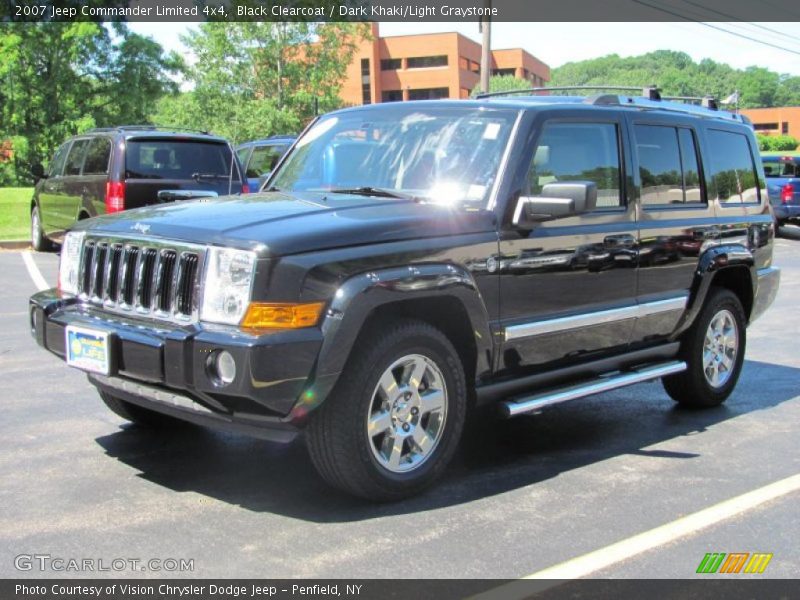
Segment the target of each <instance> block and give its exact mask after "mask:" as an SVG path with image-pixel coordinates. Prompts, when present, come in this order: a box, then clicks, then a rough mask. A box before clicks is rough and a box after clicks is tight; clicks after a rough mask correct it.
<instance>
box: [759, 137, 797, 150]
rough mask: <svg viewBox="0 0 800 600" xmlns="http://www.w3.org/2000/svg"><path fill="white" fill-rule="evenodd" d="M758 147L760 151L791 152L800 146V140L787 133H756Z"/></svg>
mask: <svg viewBox="0 0 800 600" xmlns="http://www.w3.org/2000/svg"><path fill="white" fill-rule="evenodd" d="M756 137H757V138H758V149H759V150H761V151H762V152H791V151H793V150H797V147H798V146H800V140H797V139H795V138H793V137H791V136H788V135H757V136H756Z"/></svg>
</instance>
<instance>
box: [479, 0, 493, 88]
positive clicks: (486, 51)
mask: <svg viewBox="0 0 800 600" xmlns="http://www.w3.org/2000/svg"><path fill="white" fill-rule="evenodd" d="M484 6H485V7H486V9H487V10H486V12H487V14H486V16H484V17H481V20H480V21H479V24H480V31H481V34H482V41H481V91H482V92H484V93H486V92H488V91H489V77H491V75H492V18H491V17H490V16H489V14H491V11H490V10H489V9H491V7H492V0H485V1H484Z"/></svg>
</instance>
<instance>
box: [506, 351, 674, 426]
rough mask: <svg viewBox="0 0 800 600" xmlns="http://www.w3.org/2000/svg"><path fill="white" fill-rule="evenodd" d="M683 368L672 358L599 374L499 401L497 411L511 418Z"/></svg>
mask: <svg viewBox="0 0 800 600" xmlns="http://www.w3.org/2000/svg"><path fill="white" fill-rule="evenodd" d="M685 370H686V363H685V362H683V361H680V360H673V361H669V362H665V363H658V364H654V365H647V366H645V367H640V368H638V369H633V370H632V371H625V372H618V373H615V374H609V375H601V376H600V377H597V378H595V379H591V380H589V381H587V382H584V383H580V384H577V385H571V386H566V387H560V388H555V389H551V390H548V391H546V392H541V393H539V394H535V395H533V396H528V397H525V398H520V399H518V400H506V401H505V402H501V403H500V410H501V413H502V414H503V416H505V417H515V416H517V415H522V414H525V413H529V412H532V411H535V410H539V409H540V408H542V407H545V406H549V405H551V404H558V403H559V402H567V401H568V400H575V399H576V398H583V397H584V396H591V395H592V394H599V393H601V392H608V391H609V390H615V389H617V388H621V387H625V386H626V385H633V384H634V383H642V382H643V381H650V380H651V379H658V378H659V377H664V376H665V375H672V374H673V373H680V372H681V371H685Z"/></svg>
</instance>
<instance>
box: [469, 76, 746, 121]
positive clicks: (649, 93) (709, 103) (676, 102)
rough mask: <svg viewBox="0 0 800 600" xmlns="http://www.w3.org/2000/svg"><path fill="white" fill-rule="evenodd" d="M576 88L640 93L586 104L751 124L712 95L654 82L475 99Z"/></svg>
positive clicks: (597, 97)
mask: <svg viewBox="0 0 800 600" xmlns="http://www.w3.org/2000/svg"><path fill="white" fill-rule="evenodd" d="M577 90H597V91H601V90H613V91H629V92H640V94H641V95H636V96H634V95H631V96H627V95H625V96H619V95H616V94H598V95H595V96H588V97H587V98H586V99H585V100H584V103H585V104H592V105H604V106H630V107H636V108H649V109H654V110H666V111H671V112H681V113H687V114H693V115H698V116H703V117H711V118H717V119H731V120H734V121H740V122H742V123H747V124H750V123H751V121H750V119H748V118H747V117H746V116H744V115H740V114H734V113H730V112H727V111H720V110H719V104H718V102H717V100H716V99H715V98H714V97H713V96H702V97H701V96H661V90H660V89H659V88H658V87H657V86H655V85H647V86H641V87H638V86H637V87H634V86H626V85H569V86H559V87H534V88H528V89H521V90H509V91H506V92H491V93H487V94H479V95H478V96H476V97H477V98H479V99H480V98H492V97H497V96H508V95H522V94H529V95H535V94H536V93H539V92H562V91H577Z"/></svg>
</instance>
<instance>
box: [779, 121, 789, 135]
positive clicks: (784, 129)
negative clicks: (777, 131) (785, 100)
mask: <svg viewBox="0 0 800 600" xmlns="http://www.w3.org/2000/svg"><path fill="white" fill-rule="evenodd" d="M788 133H789V123H787V122H786V121H783V122H782V123H781V134H783V135H788Z"/></svg>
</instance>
